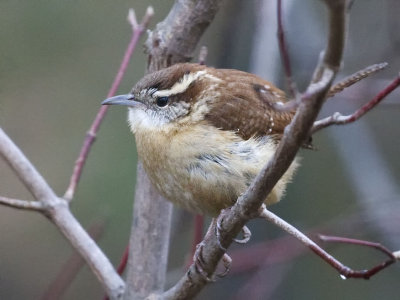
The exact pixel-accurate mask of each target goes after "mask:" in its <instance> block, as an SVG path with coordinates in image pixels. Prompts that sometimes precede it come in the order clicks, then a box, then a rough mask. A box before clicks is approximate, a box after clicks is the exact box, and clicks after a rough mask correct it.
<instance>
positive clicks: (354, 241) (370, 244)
mask: <svg viewBox="0 0 400 300" xmlns="http://www.w3.org/2000/svg"><path fill="white" fill-rule="evenodd" d="M318 238H319V239H320V240H321V241H324V242H330V243H343V244H352V245H359V246H365V247H370V248H374V249H377V250H378V251H381V252H383V253H385V254H386V255H387V256H389V257H390V258H392V259H393V258H394V256H393V253H392V252H391V251H390V250H389V249H388V248H386V247H385V246H383V245H381V244H379V243H374V242H369V241H364V240H357V239H352V238H345V237H341V236H332V235H324V234H319V235H318Z"/></svg>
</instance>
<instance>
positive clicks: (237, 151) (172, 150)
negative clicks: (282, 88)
mask: <svg viewBox="0 0 400 300" xmlns="http://www.w3.org/2000/svg"><path fill="white" fill-rule="evenodd" d="M215 130H218V129H215ZM215 130H212V129H211V130H209V129H208V130H206V131H204V132H201V131H200V132H198V131H197V132H192V133H190V134H189V135H188V133H185V134H183V135H182V134H181V135H180V134H175V135H173V136H171V137H169V141H168V143H163V145H168V146H167V147H165V146H164V147H160V145H157V143H155V141H157V140H159V139H157V138H155V137H154V136H153V138H150V139H147V140H146V141H144V140H142V141H141V140H140V138H138V136H137V137H136V139H137V147H138V153H139V156H140V158H141V160H142V161H143V165H144V168H145V170H146V172H147V174H148V175H149V177H150V180H151V181H152V183H153V184H154V186H155V187H156V188H157V189H158V190H159V192H160V193H161V194H162V195H163V196H164V197H166V198H167V199H168V200H170V201H172V202H174V203H176V204H178V205H179V206H182V207H183V208H185V209H188V210H190V211H192V212H195V213H201V214H204V213H205V214H211V215H217V214H218V213H219V211H220V210H221V209H223V208H226V207H229V206H231V205H233V204H234V203H235V201H236V199H237V198H238V197H239V196H240V195H241V194H242V193H243V192H244V191H245V190H246V189H247V187H248V186H249V184H250V183H251V181H252V180H253V179H254V177H255V176H256V175H257V174H258V173H259V171H260V170H261V168H262V167H263V166H264V165H265V164H266V162H267V161H268V160H269V159H270V158H271V157H272V155H273V153H274V151H275V148H276V146H275V143H273V142H272V141H271V140H267V139H264V140H260V139H249V140H246V141H244V140H242V139H240V138H238V137H237V136H236V135H234V133H230V132H225V131H220V130H218V131H217V132H214V131H215ZM185 136H190V138H189V139H186V138H185ZM163 137H164V138H165V137H166V135H164V136H163ZM154 153H157V155H154ZM294 168H295V167H292V170H290V172H288V173H290V174H289V175H287V174H285V176H286V178H285V177H284V178H283V179H284V181H282V180H283V179H281V180H280V182H278V184H277V185H276V187H275V188H274V190H273V191H272V192H271V194H270V195H269V196H268V198H267V197H266V202H268V203H274V202H277V201H279V199H280V197H281V196H282V194H283V191H284V188H285V185H286V182H287V181H288V179H290V177H291V176H292V174H293V170H294Z"/></svg>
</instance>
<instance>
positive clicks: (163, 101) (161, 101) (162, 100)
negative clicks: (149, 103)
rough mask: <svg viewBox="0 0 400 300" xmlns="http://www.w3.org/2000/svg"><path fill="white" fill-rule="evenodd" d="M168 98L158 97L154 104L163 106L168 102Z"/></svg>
mask: <svg viewBox="0 0 400 300" xmlns="http://www.w3.org/2000/svg"><path fill="white" fill-rule="evenodd" d="M168 101H169V98H168V97H158V98H157V100H156V104H157V105H158V106H159V107H164V106H166V105H167V104H168Z"/></svg>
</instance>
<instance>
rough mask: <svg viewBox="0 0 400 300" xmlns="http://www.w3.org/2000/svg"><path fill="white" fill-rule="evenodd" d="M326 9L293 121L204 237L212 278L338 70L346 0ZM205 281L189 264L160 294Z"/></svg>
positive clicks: (176, 295)
mask: <svg viewBox="0 0 400 300" xmlns="http://www.w3.org/2000/svg"><path fill="white" fill-rule="evenodd" d="M326 3H327V4H328V8H329V35H328V44H327V48H326V50H325V54H324V55H323V57H322V59H321V63H320V64H319V65H318V66H317V68H316V71H315V72H314V77H313V82H312V83H311V84H310V85H309V87H308V88H307V90H306V93H305V94H304V95H303V97H302V100H301V103H300V105H299V107H298V109H297V112H296V115H295V117H294V119H293V121H292V123H291V124H290V125H289V126H288V127H286V130H285V134H284V136H283V139H282V141H281V143H280V144H279V146H278V149H277V151H276V152H275V154H274V156H273V158H272V159H271V160H270V161H269V162H268V163H267V165H266V166H265V167H264V168H263V169H262V171H261V172H260V173H259V174H258V175H257V177H256V179H255V180H254V181H253V183H252V184H251V186H250V187H249V188H248V190H247V191H246V192H245V193H244V194H243V195H242V196H241V197H239V199H238V200H237V202H236V204H235V205H234V206H233V207H232V208H231V209H229V210H224V211H223V212H222V213H221V215H220V217H219V218H220V219H221V220H222V221H223V222H222V225H223V229H224V231H222V232H221V234H220V240H217V238H216V236H215V234H207V235H206V237H205V238H204V247H203V251H202V257H203V261H204V271H205V272H206V273H207V274H208V277H211V276H212V274H213V273H214V271H215V268H216V266H217V264H218V262H219V260H220V259H221V258H222V256H223V255H224V251H223V248H227V247H229V245H230V244H231V243H232V241H233V238H234V237H235V236H236V235H237V234H238V233H239V232H240V230H241V228H242V227H243V226H244V225H245V223H246V222H247V221H248V220H249V219H250V218H252V217H254V216H255V214H256V212H257V211H258V209H259V207H260V206H261V204H262V202H263V200H264V199H265V195H268V194H269V193H270V191H271V190H272V188H273V187H274V186H275V184H276V182H277V181H278V180H279V179H280V178H281V176H282V175H283V174H284V173H285V171H286V170H287V169H288V168H289V166H290V164H291V163H292V162H293V160H294V158H295V156H296V153H297V151H298V150H299V149H300V147H301V146H302V145H303V144H304V142H305V141H306V139H307V138H308V132H309V130H310V129H311V127H312V125H313V123H314V120H315V118H316V117H317V115H318V112H319V110H320V108H321V106H322V104H323V102H324V100H325V98H326V94H327V92H328V90H329V88H330V86H331V84H332V81H333V79H334V77H335V75H336V71H337V70H338V69H339V67H340V64H341V60H342V54H343V47H344V40H345V35H346V27H347V4H348V3H347V1H345V0H337V1H327V2H326ZM206 283H207V280H206V278H204V276H202V275H201V274H199V273H198V272H197V271H196V268H195V266H194V265H192V266H191V267H190V269H189V271H188V272H187V274H185V276H184V277H183V278H182V279H181V280H180V281H179V282H178V283H177V284H176V285H175V286H174V287H173V288H171V289H170V290H169V291H167V292H166V293H164V294H163V296H164V297H165V298H167V299H185V298H190V297H193V296H194V295H196V294H197V293H198V292H199V291H200V290H201V288H202V287H203V286H204V285H205V284H206Z"/></svg>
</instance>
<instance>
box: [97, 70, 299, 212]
mask: <svg viewBox="0 0 400 300" xmlns="http://www.w3.org/2000/svg"><path fill="white" fill-rule="evenodd" d="M286 101H287V100H286V96H285V93H284V92H282V91H281V90H279V89H278V88H276V87H275V86H273V85H272V84H271V83H269V82H268V81H265V80H263V79H261V78H259V77H257V76H256V75H253V74H250V73H246V72H242V71H238V70H226V69H214V68H211V67H206V66H203V65H198V64H189V63H184V64H176V65H173V66H171V67H169V68H166V69H163V70H160V71H157V72H154V73H152V74H149V75H146V76H145V77H143V79H141V80H140V81H139V82H138V83H137V84H136V85H135V86H134V87H133V89H132V91H131V92H130V94H127V95H120V96H115V97H112V98H109V99H106V100H105V101H103V103H102V104H103V105H111V104H118V105H127V106H128V107H129V113H128V122H129V125H130V128H131V130H132V132H133V133H134V135H135V137H136V146H137V151H138V155H139V158H140V159H141V161H142V162H143V166H144V168H145V170H146V173H147V174H148V176H149V178H150V180H151V182H152V183H153V184H154V186H155V187H156V188H157V189H158V191H159V192H160V193H161V194H162V195H163V196H164V197H166V198H167V199H168V200H170V201H172V202H173V203H175V204H178V205H179V206H181V207H183V208H186V209H188V210H190V211H192V212H196V213H201V214H210V215H212V216H215V215H217V214H218V213H219V212H220V210H221V209H223V208H226V207H229V206H232V205H233V204H234V203H235V201H236V199H237V198H238V197H239V196H240V195H241V194H242V193H243V192H244V191H245V190H246V189H247V187H248V186H249V185H250V183H251V182H252V180H253V179H254V178H255V176H256V175H257V174H258V173H259V171H260V170H261V168H262V167H263V166H264V165H265V164H266V163H267V162H268V160H269V159H271V157H272V155H273V154H274V152H275V150H276V148H277V144H278V143H279V140H280V139H281V137H282V134H283V130H284V128H285V126H286V125H288V124H289V123H290V121H291V120H292V118H293V116H294V111H284V110H279V109H277V107H279V106H280V105H282V104H283V103H285V102H286ZM297 165H298V164H297V162H296V161H295V162H294V163H293V164H292V165H291V167H290V168H289V169H288V171H287V172H286V173H285V174H284V176H283V177H282V178H281V179H280V180H279V181H278V183H277V184H276V186H275V187H274V188H273V190H272V192H271V193H270V195H268V197H266V199H265V202H266V203H267V204H272V203H275V202H277V201H279V200H280V198H281V197H282V195H283V194H284V192H285V188H286V184H287V183H288V181H290V179H291V178H292V176H293V173H294V171H295V169H296V167H297Z"/></svg>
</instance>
